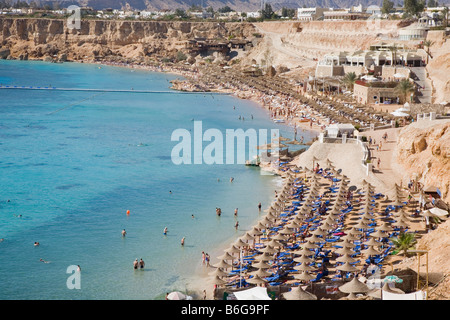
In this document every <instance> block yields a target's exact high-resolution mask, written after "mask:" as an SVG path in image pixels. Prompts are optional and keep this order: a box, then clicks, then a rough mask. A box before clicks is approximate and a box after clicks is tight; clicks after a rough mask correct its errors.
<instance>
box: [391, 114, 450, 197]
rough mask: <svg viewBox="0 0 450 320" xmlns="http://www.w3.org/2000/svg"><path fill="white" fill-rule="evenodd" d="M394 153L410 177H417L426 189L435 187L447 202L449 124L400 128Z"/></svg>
mask: <svg viewBox="0 0 450 320" xmlns="http://www.w3.org/2000/svg"><path fill="white" fill-rule="evenodd" d="M397 150H398V151H397V161H398V162H400V163H401V164H402V165H403V166H404V167H405V168H406V170H407V171H408V173H409V174H414V173H415V174H417V175H418V176H419V177H421V178H422V180H423V183H424V184H425V185H436V186H437V187H438V188H439V189H440V190H441V191H442V193H443V198H444V201H446V202H450V122H447V123H443V124H437V125H433V126H430V127H427V128H423V129H421V128H420V127H417V126H413V125H410V126H407V127H405V128H403V129H402V130H401V132H400V134H399V138H398V145H397Z"/></svg>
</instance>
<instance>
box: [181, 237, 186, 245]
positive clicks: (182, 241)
mask: <svg viewBox="0 0 450 320" xmlns="http://www.w3.org/2000/svg"><path fill="white" fill-rule="evenodd" d="M184 239H185V238H184V237H183V239H181V245H182V246H184Z"/></svg>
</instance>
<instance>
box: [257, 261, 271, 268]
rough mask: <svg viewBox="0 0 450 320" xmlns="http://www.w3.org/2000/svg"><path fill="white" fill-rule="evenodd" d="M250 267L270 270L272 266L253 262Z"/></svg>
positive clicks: (261, 262)
mask: <svg viewBox="0 0 450 320" xmlns="http://www.w3.org/2000/svg"><path fill="white" fill-rule="evenodd" d="M252 267H254V268H259V269H269V268H272V266H271V265H270V264H268V263H265V262H264V261H258V262H253V263H252Z"/></svg>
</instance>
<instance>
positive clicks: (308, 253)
mask: <svg viewBox="0 0 450 320" xmlns="http://www.w3.org/2000/svg"><path fill="white" fill-rule="evenodd" d="M293 253H294V254H298V255H303V256H307V257H310V256H313V255H314V252H312V251H311V250H309V249H308V248H302V249H299V250H296V251H294V252H293Z"/></svg>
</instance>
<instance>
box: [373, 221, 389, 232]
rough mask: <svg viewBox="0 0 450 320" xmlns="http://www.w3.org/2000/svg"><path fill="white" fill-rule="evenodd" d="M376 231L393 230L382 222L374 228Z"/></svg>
mask: <svg viewBox="0 0 450 320" xmlns="http://www.w3.org/2000/svg"><path fill="white" fill-rule="evenodd" d="M375 229H376V230H380V231H388V232H389V231H394V229H393V228H392V227H391V226H390V225H389V223H387V222H384V223H383V224H382V225H381V226H378V227H375Z"/></svg>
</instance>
